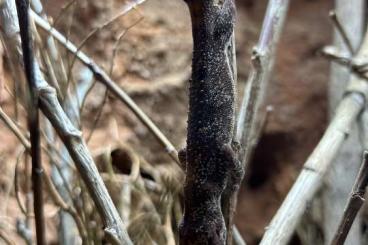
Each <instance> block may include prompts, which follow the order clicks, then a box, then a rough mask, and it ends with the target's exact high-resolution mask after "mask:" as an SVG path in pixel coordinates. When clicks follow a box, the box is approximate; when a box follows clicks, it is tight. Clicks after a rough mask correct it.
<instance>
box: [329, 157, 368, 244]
mask: <svg viewBox="0 0 368 245" xmlns="http://www.w3.org/2000/svg"><path fill="white" fill-rule="evenodd" d="M367 185H368V152H367V151H365V152H364V154H363V162H362V166H361V167H360V170H359V173H358V176H357V179H356V182H355V184H354V187H353V190H352V192H351V196H350V199H349V201H348V203H347V205H346V208H345V210H344V215H343V217H342V219H341V222H340V224H339V228H338V229H337V231H336V233H335V236H334V238H333V240H332V242H331V245H343V244H344V243H345V240H346V237H347V236H348V234H349V231H350V228H351V226H352V225H353V222H354V220H355V217H356V216H357V214H358V212H359V210H360V208H361V207H362V206H363V204H364V202H365V199H364V195H365V190H366V188H367Z"/></svg>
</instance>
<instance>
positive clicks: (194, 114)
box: [179, 0, 242, 245]
mask: <svg viewBox="0 0 368 245" xmlns="http://www.w3.org/2000/svg"><path fill="white" fill-rule="evenodd" d="M186 2H187V4H188V6H189V10H190V13H191V18H192V32H193V43H194V47H193V60H192V70H193V71H192V79H191V81H190V87H189V115H188V136H187V148H186V149H185V151H182V152H180V154H179V158H180V159H181V161H185V163H183V164H186V181H185V188H184V195H185V201H184V203H185V211H184V217H183V220H182V223H181V226H180V244H182V245H184V244H225V241H226V228H225V223H224V218H223V215H222V212H221V201H220V200H221V194H222V192H223V191H224V189H225V188H226V186H227V185H229V181H231V179H232V178H231V177H229V176H230V175H231V176H234V175H233V173H234V171H235V172H237V173H238V174H236V176H238V175H239V176H242V174H241V173H240V172H241V171H236V170H237V166H239V164H238V161H237V159H236V158H235V154H234V152H233V150H232V147H231V143H232V135H233V129H234V118H235V108H234V105H235V84H234V79H233V77H232V71H231V67H230V65H229V60H228V57H227V56H226V49H227V47H228V46H229V44H230V40H231V35H232V32H233V27H234V22H235V4H234V0H186ZM240 178H241V177H240ZM234 188H238V186H237V185H234Z"/></svg>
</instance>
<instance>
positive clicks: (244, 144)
mask: <svg viewBox="0 0 368 245" xmlns="http://www.w3.org/2000/svg"><path fill="white" fill-rule="evenodd" d="M288 7H289V0H270V1H269V4H268V7H267V12H266V15H265V18H264V22H263V27H262V32H261V35H260V38H259V41H258V44H257V46H256V47H255V48H254V49H253V55H252V59H251V61H252V65H253V66H252V70H251V72H250V75H249V79H248V82H247V85H246V87H245V91H244V98H243V101H242V105H241V108H240V112H239V117H238V120H237V124H236V131H235V139H234V141H235V142H237V143H240V145H241V149H240V150H239V152H238V158H239V160H240V162H241V165H240V166H239V167H238V168H243V170H242V172H245V169H246V167H247V165H248V161H249V159H250V155H251V153H252V150H253V148H254V141H253V140H252V139H257V138H258V137H259V135H256V132H260V130H257V127H256V121H257V116H258V115H257V111H258V110H259V106H260V104H261V103H262V99H263V96H264V94H265V90H266V87H267V84H268V81H269V78H270V76H271V73H272V68H273V63H274V59H275V52H276V47H277V44H278V42H279V39H280V36H281V32H282V29H283V26H284V22H285V18H286V15H287V10H288ZM255 142H257V140H255ZM222 202H223V204H222V206H223V208H222V209H223V213H224V217H225V221H226V224H227V229H228V231H229V233H230V234H231V232H232V228H233V216H234V212H235V208H236V202H237V191H231V190H226V191H225V193H224V196H223V200H222ZM230 237H231V236H230V235H229V236H228V241H227V243H228V244H231V239H230Z"/></svg>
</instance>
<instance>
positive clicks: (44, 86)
mask: <svg viewBox="0 0 368 245" xmlns="http://www.w3.org/2000/svg"><path fill="white" fill-rule="evenodd" d="M0 17H1V22H0V23H1V24H2V25H3V26H4V27H5V28H4V30H5V37H6V38H7V40H6V44H7V45H9V46H12V49H11V50H17V49H19V47H20V42H19V35H18V33H19V26H18V25H17V24H16V23H17V22H16V21H15V19H16V18H17V14H16V12H15V8H14V3H13V1H11V0H5V1H4V3H3V4H2V6H1V8H0ZM14 55H16V56H17V58H18V59H19V60H21V58H22V55H21V53H19V52H17V53H14ZM33 63H34V72H35V77H36V81H35V82H36V84H35V85H36V89H37V91H38V93H39V95H40V98H39V99H40V108H41V110H42V111H43V113H44V114H45V115H46V117H47V118H48V119H49V121H50V122H51V124H52V125H53V126H54V128H55V130H56V132H57V133H58V135H59V136H60V138H61V140H62V141H63V142H64V144H65V146H66V147H67V149H68V151H69V154H70V156H71V157H72V159H73V160H74V162H75V164H76V165H77V168H78V170H79V173H80V174H81V177H82V179H83V180H84V182H85V183H86V186H87V188H88V191H89V193H90V195H91V197H92V199H93V201H94V203H95V204H96V207H97V211H98V212H99V214H100V217H101V219H102V222H103V224H104V226H105V236H106V239H107V240H108V241H110V242H114V244H115V242H116V241H119V243H122V244H129V245H130V244H132V242H131V240H130V238H129V236H128V234H127V232H126V230H125V226H124V223H123V222H122V220H121V218H120V217H119V214H118V212H117V210H116V208H115V206H114V204H113V202H112V200H111V197H110V195H109V193H108V191H107V189H106V187H105V184H104V182H103V181H102V179H101V177H100V175H99V173H98V170H97V168H96V165H95V163H94V161H93V158H92V156H91V154H90V152H89V150H88V148H87V146H86V144H85V142H84V140H83V138H82V137H81V132H80V131H79V130H77V129H76V128H75V127H74V126H73V124H72V123H71V121H70V119H69V118H68V116H67V115H66V114H65V112H64V111H63V109H62V107H61V105H60V103H59V101H58V99H57V97H56V93H55V89H53V88H51V87H50V86H49V85H48V83H47V82H46V81H45V79H44V77H43V75H42V73H41V71H40V68H39V65H38V63H37V62H36V61H34V62H33Z"/></svg>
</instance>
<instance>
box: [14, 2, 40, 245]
mask: <svg viewBox="0 0 368 245" xmlns="http://www.w3.org/2000/svg"><path fill="white" fill-rule="evenodd" d="M16 6H17V12H18V20H19V27H20V37H21V40H22V50H23V65H24V69H25V73H26V77H27V80H28V86H29V91H30V93H29V94H30V103H29V108H28V110H29V113H28V127H29V131H30V138H31V156H32V183H33V195H34V202H33V210H34V213H35V222H36V238H37V244H39V245H43V244H46V235H45V220H44V211H43V209H44V208H43V192H42V175H43V169H42V162H41V142H40V125H39V114H38V99H39V98H38V93H39V91H38V89H37V84H36V77H35V71H34V69H35V65H34V56H33V45H32V38H31V32H30V25H29V16H28V6H29V3H28V1H27V0H17V1H16Z"/></svg>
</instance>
